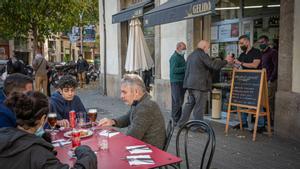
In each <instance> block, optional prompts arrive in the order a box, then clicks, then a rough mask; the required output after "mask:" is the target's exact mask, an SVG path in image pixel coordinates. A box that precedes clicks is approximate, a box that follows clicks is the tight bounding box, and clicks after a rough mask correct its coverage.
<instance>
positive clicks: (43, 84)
mask: <svg viewBox="0 0 300 169" xmlns="http://www.w3.org/2000/svg"><path fill="white" fill-rule="evenodd" d="M32 66H33V69H34V71H35V90H36V91H39V92H42V93H44V94H45V95H47V85H48V76H47V67H48V62H47V60H46V59H45V58H44V56H43V55H42V54H41V49H39V50H38V51H37V55H36V56H35V59H34V60H33V62H32Z"/></svg>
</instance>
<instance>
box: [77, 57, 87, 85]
mask: <svg viewBox="0 0 300 169" xmlns="http://www.w3.org/2000/svg"><path fill="white" fill-rule="evenodd" d="M76 66H77V75H78V79H79V82H80V88H83V83H84V82H85V74H86V71H87V70H88V69H89V64H88V63H87V61H86V60H85V59H84V58H83V57H82V55H81V54H80V55H79V57H78V60H77V64H76Z"/></svg>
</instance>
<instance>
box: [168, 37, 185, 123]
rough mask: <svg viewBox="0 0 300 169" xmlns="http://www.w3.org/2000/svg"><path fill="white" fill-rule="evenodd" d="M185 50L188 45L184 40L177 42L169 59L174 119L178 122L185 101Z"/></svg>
mask: <svg viewBox="0 0 300 169" xmlns="http://www.w3.org/2000/svg"><path fill="white" fill-rule="evenodd" d="M185 50H186V45H185V44H184V43H183V42H179V43H177V45H176V50H175V52H174V53H173V55H172V56H171V58H170V60H169V62H170V82H171V96H172V119H173V121H174V122H175V123H177V122H178V120H179V119H180V116H181V113H182V104H183V101H184V93H185V89H184V88H183V79H184V74H185V67H186V63H185V59H184V54H185Z"/></svg>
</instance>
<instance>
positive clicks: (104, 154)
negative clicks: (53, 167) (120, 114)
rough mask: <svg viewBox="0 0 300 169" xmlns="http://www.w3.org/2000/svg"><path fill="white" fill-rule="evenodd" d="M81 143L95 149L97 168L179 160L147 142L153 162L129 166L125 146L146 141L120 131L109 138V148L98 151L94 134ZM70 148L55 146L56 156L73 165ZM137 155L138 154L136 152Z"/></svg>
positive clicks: (134, 168) (125, 168)
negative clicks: (69, 154)
mask: <svg viewBox="0 0 300 169" xmlns="http://www.w3.org/2000/svg"><path fill="white" fill-rule="evenodd" d="M62 137H63V132H60V133H58V135H57V138H58V139H59V138H62ZM81 144H82V145H88V146H90V147H91V148H92V150H94V151H97V154H96V155H97V159H98V168H99V169H142V168H156V167H161V166H165V165H169V164H174V163H178V162H181V159H180V158H178V157H176V156H174V155H172V154H169V153H167V152H165V151H162V150H160V149H158V148H156V147H154V146H152V145H149V144H147V145H148V146H149V147H150V148H151V149H152V153H148V154H149V155H150V156H151V157H152V159H153V160H154V162H155V164H152V165H139V166H130V165H129V164H128V162H127V161H126V160H124V159H123V158H124V157H126V156H127V155H130V153H129V152H128V151H127V150H126V148H125V147H126V146H133V145H145V144H146V143H144V142H142V141H140V140H137V139H135V138H133V137H131V136H126V135H124V134H123V133H120V134H118V135H116V136H113V137H111V138H109V150H108V151H103V150H100V151H98V148H97V138H96V136H95V134H94V135H93V136H91V137H89V138H84V139H81ZM70 148H71V145H70V144H69V145H65V146H64V147H63V148H62V147H56V148H55V149H56V150H57V158H58V159H59V160H60V161H61V162H62V163H66V164H69V165H70V166H73V164H74V162H75V159H71V158H70V157H69V156H68V154H67V152H68V151H69V150H68V149H70ZM137 155H138V154H137Z"/></svg>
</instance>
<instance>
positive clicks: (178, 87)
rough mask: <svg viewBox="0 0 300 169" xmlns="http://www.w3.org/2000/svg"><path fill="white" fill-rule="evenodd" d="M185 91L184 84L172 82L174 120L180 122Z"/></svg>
mask: <svg viewBox="0 0 300 169" xmlns="http://www.w3.org/2000/svg"><path fill="white" fill-rule="evenodd" d="M184 94H185V89H184V88H183V82H171V95H172V115H171V116H172V119H173V120H174V122H176V123H177V122H178V121H179V119H180V117H181V113H182V104H183V101H184Z"/></svg>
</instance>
